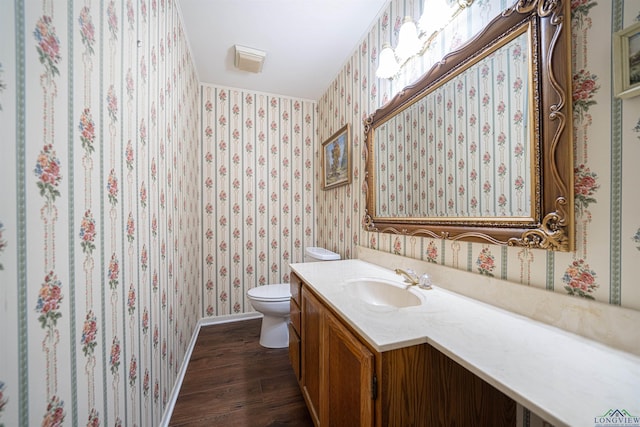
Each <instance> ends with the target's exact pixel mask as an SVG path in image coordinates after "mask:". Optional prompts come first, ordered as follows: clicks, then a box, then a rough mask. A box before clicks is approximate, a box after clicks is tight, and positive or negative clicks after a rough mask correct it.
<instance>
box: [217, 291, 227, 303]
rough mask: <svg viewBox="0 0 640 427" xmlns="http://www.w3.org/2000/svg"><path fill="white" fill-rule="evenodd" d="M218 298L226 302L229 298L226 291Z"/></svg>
mask: <svg viewBox="0 0 640 427" xmlns="http://www.w3.org/2000/svg"><path fill="white" fill-rule="evenodd" d="M219 298H220V301H222V302H227V299H228V298H229V296H228V295H227V292H226V291H222V292H220V296H219Z"/></svg>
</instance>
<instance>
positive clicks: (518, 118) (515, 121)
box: [513, 110, 524, 125]
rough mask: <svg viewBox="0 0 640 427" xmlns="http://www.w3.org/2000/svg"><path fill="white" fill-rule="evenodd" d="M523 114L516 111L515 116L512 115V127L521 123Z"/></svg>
mask: <svg viewBox="0 0 640 427" xmlns="http://www.w3.org/2000/svg"><path fill="white" fill-rule="evenodd" d="M523 117H524V116H523V114H522V111H521V110H518V111H516V112H515V114H514V115H513V124H514V125H519V124H521V123H522V118H523Z"/></svg>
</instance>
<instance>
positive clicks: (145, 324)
mask: <svg viewBox="0 0 640 427" xmlns="http://www.w3.org/2000/svg"><path fill="white" fill-rule="evenodd" d="M147 332H149V309H148V308H147V307H145V308H144V310H142V333H143V334H145V335H146V334H147Z"/></svg>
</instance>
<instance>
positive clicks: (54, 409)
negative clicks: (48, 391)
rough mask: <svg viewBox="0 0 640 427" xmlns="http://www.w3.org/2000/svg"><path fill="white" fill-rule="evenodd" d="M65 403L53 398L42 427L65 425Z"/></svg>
mask: <svg viewBox="0 0 640 427" xmlns="http://www.w3.org/2000/svg"><path fill="white" fill-rule="evenodd" d="M65 415H66V414H65V413H64V402H63V401H62V400H60V398H59V397H58V396H52V397H51V398H50V399H49V403H48V404H47V412H46V414H45V415H44V418H43V419H42V427H59V426H62V425H63V424H64V417H65Z"/></svg>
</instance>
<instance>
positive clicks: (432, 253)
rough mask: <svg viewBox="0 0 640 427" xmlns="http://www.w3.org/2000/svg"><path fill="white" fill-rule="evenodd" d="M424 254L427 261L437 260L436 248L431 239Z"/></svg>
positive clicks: (433, 261) (434, 261)
mask: <svg viewBox="0 0 640 427" xmlns="http://www.w3.org/2000/svg"><path fill="white" fill-rule="evenodd" d="M426 255H427V261H428V262H432V263H436V262H437V261H438V248H437V247H436V245H435V243H433V241H431V242H429V245H428V246H427V252H426Z"/></svg>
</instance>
